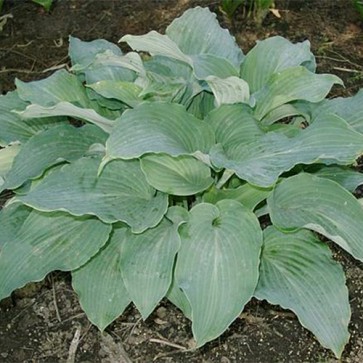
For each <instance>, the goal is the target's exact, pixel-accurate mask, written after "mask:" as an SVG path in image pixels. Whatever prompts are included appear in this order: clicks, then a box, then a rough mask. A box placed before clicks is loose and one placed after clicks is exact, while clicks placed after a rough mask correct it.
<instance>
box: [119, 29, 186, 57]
mask: <svg viewBox="0 0 363 363" xmlns="http://www.w3.org/2000/svg"><path fill="white" fill-rule="evenodd" d="M120 42H126V43H127V44H128V45H129V46H130V47H131V48H132V49H134V50H137V51H143V52H148V53H150V54H151V55H161V56H166V57H170V58H173V59H176V60H179V61H182V62H185V63H188V64H190V63H191V60H190V58H189V57H188V56H187V55H185V54H184V53H183V52H182V51H181V50H180V49H179V47H178V46H177V45H176V44H175V43H174V42H173V41H172V40H171V39H170V38H169V37H168V36H167V35H163V34H160V33H158V32H156V31H155V30H152V31H150V32H149V33H147V34H145V35H130V34H128V35H124V36H123V37H122V38H121V39H120Z"/></svg>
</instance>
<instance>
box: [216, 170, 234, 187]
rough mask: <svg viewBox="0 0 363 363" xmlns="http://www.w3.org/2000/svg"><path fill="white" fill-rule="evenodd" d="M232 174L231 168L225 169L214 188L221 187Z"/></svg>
mask: <svg viewBox="0 0 363 363" xmlns="http://www.w3.org/2000/svg"><path fill="white" fill-rule="evenodd" d="M233 174H234V171H233V170H230V169H225V170H224V172H223V175H222V177H221V178H220V179H219V180H218V183H217V184H216V188H217V189H221V188H222V187H223V185H224V184H226V183H227V181H228V180H229V178H230V177H231V176H232V175H233Z"/></svg>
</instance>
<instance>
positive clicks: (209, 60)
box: [191, 54, 243, 81]
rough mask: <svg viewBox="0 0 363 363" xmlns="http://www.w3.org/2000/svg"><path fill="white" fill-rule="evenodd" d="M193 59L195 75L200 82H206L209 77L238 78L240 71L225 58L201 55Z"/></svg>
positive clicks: (194, 56) (192, 57)
mask: <svg viewBox="0 0 363 363" xmlns="http://www.w3.org/2000/svg"><path fill="white" fill-rule="evenodd" d="M191 59H192V67H193V71H194V75H195V77H196V78H197V79H198V80H205V79H206V78H207V77H208V76H211V77H213V76H214V77H218V78H227V77H237V76H238V69H237V68H236V67H235V66H233V65H232V64H231V63H230V62H229V61H228V60H227V59H225V58H220V57H217V56H215V55H212V54H199V55H193V56H191ZM241 81H243V80H241Z"/></svg>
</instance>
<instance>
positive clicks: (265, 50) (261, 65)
mask: <svg viewBox="0 0 363 363" xmlns="http://www.w3.org/2000/svg"><path fill="white" fill-rule="evenodd" d="M305 62H309V63H308V65H309V66H310V70H311V71H314V68H315V67H314V66H315V62H314V56H313V54H312V53H311V52H310V43H309V41H304V42H302V43H297V44H293V43H291V42H290V41H289V40H287V39H285V38H283V37H280V36H275V37H271V38H268V39H265V40H263V41H258V42H257V44H256V46H255V47H254V48H253V49H252V50H251V51H249V52H248V54H247V55H246V58H245V59H244V62H243V64H242V67H241V77H242V78H243V79H244V80H246V81H247V83H248V84H249V86H250V89H251V92H252V93H253V92H256V91H258V90H259V89H260V88H262V87H263V86H264V85H265V84H266V83H267V81H268V80H269V78H270V77H271V76H272V75H273V74H275V73H278V72H281V71H283V70H284V69H287V68H291V67H297V66H300V65H301V64H304V63H305Z"/></svg>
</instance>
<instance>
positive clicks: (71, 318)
mask: <svg viewBox="0 0 363 363" xmlns="http://www.w3.org/2000/svg"><path fill="white" fill-rule="evenodd" d="M85 315H86V313H79V314H76V315H73V316H71V317H69V318H67V319H64V320H63V321H61V323H62V324H64V323H66V322H68V321H70V320H73V319H78V318H80V317H84V316H85Z"/></svg>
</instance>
